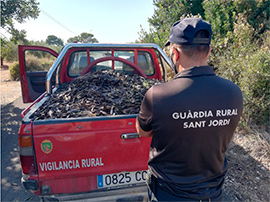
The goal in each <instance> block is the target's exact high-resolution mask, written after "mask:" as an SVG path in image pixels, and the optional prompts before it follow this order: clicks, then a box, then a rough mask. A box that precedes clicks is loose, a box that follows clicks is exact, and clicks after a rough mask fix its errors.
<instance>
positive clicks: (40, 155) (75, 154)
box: [23, 97, 151, 195]
mask: <svg viewBox="0 0 270 202" xmlns="http://www.w3.org/2000/svg"><path fill="white" fill-rule="evenodd" d="M46 99H47V98H46V97H44V98H42V99H41V100H40V101H39V102H38V103H37V104H36V105H35V106H33V107H32V108H31V110H30V111H29V112H28V113H27V114H26V116H25V117H24V118H23V125H29V124H30V125H31V133H32V136H33V144H34V154H35V163H36V165H35V166H36V168H37V172H38V178H39V182H40V183H39V187H40V188H41V192H42V189H44V190H47V188H48V187H49V188H48V189H49V190H50V194H51V195H54V194H64V193H69V194H70V193H80V192H89V191H95V190H102V189H114V188H117V187H121V186H124V187H125V186H131V185H134V184H138V183H143V182H144V181H145V178H146V171H145V170H147V160H148V153H149V145H150V141H151V139H150V138H144V137H139V136H138V134H137V133H136V129H135V121H136V116H137V115H136V114H132V115H117V116H99V117H82V118H64V119H46V120H31V118H30V117H31V114H32V113H33V112H34V111H35V110H36V109H37V108H38V107H39V106H40V105H42V103H43V102H44V101H45V100H46ZM134 179H135V181H134ZM45 192H46V191H45ZM41 194H42V193H41Z"/></svg>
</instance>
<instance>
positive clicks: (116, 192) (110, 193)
mask: <svg viewBox="0 0 270 202" xmlns="http://www.w3.org/2000/svg"><path fill="white" fill-rule="evenodd" d="M43 200H44V201H52V200H55V201H76V202H101V201H102V202H103V201H105V202H106V201H123V202H124V201H143V202H146V201H147V200H148V192H147V185H146V184H139V185H136V186H130V187H125V188H121V189H112V190H102V191H93V192H88V193H80V194H70V195H54V196H43Z"/></svg>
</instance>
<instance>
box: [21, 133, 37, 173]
mask: <svg viewBox="0 0 270 202" xmlns="http://www.w3.org/2000/svg"><path fill="white" fill-rule="evenodd" d="M19 150H20V158H21V165H22V170H23V173H24V174H36V173H37V172H36V168H35V159H34V149H33V144H32V136H20V137H19Z"/></svg>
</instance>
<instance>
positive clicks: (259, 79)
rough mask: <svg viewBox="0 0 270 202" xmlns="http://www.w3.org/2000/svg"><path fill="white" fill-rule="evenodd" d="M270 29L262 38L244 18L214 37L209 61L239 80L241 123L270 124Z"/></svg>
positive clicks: (236, 80)
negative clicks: (225, 33) (241, 103)
mask: <svg viewBox="0 0 270 202" xmlns="http://www.w3.org/2000/svg"><path fill="white" fill-rule="evenodd" d="M269 41H270V32H266V33H265V36H264V37H262V39H260V40H257V41H256V40H255V38H254V37H253V28H252V27H251V26H250V25H249V24H248V23H247V22H246V20H244V18H242V16H239V17H238V21H237V22H236V23H235V24H234V31H232V32H228V33H227V35H226V37H225V38H217V39H215V40H213V44H212V46H213V52H212V56H211V58H210V64H211V65H212V66H214V68H215V69H216V73H217V74H218V75H220V76H221V77H224V78H227V79H229V80H231V81H233V82H234V83H236V84H237V85H238V86H239V87H240V88H241V90H242V92H243V97H244V112H243V116H242V118H243V120H242V123H243V124H244V125H250V124H266V125H267V124H270V118H269V117H270V47H269V46H270V45H269Z"/></svg>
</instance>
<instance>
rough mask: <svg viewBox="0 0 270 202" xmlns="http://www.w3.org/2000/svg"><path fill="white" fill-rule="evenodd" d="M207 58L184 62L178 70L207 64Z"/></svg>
mask: <svg viewBox="0 0 270 202" xmlns="http://www.w3.org/2000/svg"><path fill="white" fill-rule="evenodd" d="M206 65H207V63H206V60H205V61H199V62H198V61H191V60H189V61H187V62H182V63H181V64H180V65H179V67H178V72H180V71H183V70H184V69H189V68H192V67H195V66H206Z"/></svg>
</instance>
